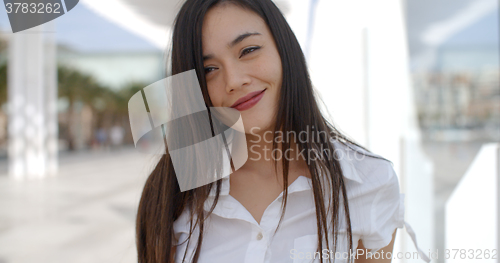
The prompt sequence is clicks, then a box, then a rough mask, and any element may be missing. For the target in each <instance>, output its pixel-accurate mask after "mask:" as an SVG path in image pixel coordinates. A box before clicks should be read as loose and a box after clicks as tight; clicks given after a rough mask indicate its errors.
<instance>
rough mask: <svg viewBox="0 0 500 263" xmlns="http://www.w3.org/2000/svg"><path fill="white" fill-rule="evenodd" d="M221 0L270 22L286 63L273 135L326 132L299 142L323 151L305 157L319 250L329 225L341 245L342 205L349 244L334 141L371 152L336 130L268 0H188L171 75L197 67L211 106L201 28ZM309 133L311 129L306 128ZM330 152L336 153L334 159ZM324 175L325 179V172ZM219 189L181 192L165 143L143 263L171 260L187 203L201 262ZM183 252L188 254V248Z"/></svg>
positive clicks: (176, 33)
mask: <svg viewBox="0 0 500 263" xmlns="http://www.w3.org/2000/svg"><path fill="white" fill-rule="evenodd" d="M221 3H231V4H236V5H238V6H240V7H242V8H244V9H247V10H250V11H252V12H255V13H256V14H258V15H259V16H260V17H261V18H262V19H263V20H264V21H265V23H266V24H267V26H268V27H269V29H270V31H271V33H272V35H273V37H274V40H275V42H276V46H277V49H278V52H279V55H280V57H281V64H282V67H283V71H282V72H283V80H282V87H281V91H280V95H279V96H280V97H279V108H278V111H277V118H276V120H275V125H274V127H275V128H274V134H275V136H276V134H278V133H279V132H278V131H280V132H282V133H283V134H288V133H287V132H295V134H298V133H299V132H300V131H305V130H307V129H308V128H311V127H314V129H315V130H316V131H317V133H321V134H323V135H326V136H323V137H321V136H320V140H318V138H307V139H306V140H305V142H302V140H301V141H300V142H297V146H298V147H299V150H300V151H302V150H304V151H305V152H315V153H317V154H318V155H319V156H317V157H318V158H310V159H307V160H306V162H307V165H308V169H309V172H310V174H311V179H312V188H313V193H314V202H315V206H316V219H317V232H318V243H317V245H318V251H319V250H321V248H323V238H325V241H326V247H327V248H328V249H330V248H329V244H330V241H329V240H328V239H329V235H328V233H329V232H328V231H332V232H333V242H332V243H333V251H335V248H336V246H337V235H336V233H337V232H338V229H339V225H340V220H341V218H340V214H341V212H340V209H341V208H342V209H344V212H345V222H346V226H347V242H348V243H349V247H348V249H352V245H353V244H352V231H351V220H350V215H349V204H348V200H347V193H346V183H345V181H344V177H343V172H342V169H341V166H340V162H339V160H338V158H335V157H336V156H335V155H336V151H335V148H334V146H333V144H332V142H331V140H332V139H334V140H338V141H339V142H342V143H344V144H345V145H348V146H349V144H352V145H356V146H358V147H360V148H361V149H364V150H365V151H366V152H368V153H370V151H369V150H367V149H366V148H364V147H362V146H361V145H358V144H357V143H355V142H354V141H353V140H351V139H349V138H347V137H346V136H345V135H343V134H342V133H341V132H339V131H338V130H337V129H336V128H335V127H334V126H333V125H332V124H331V123H330V122H328V120H327V119H325V118H324V117H323V115H322V114H321V112H320V110H319V107H318V104H317V101H316V98H315V96H314V91H313V87H312V84H311V80H310V77H309V74H308V70H307V66H306V60H305V58H304V54H303V52H302V50H301V48H300V45H299V43H298V41H297V39H296V37H295V35H294V33H293V32H292V30H291V28H290V27H289V25H288V23H287V22H286V20H285V18H284V16H283V15H282V13H281V12H280V10H279V9H278V8H277V7H276V5H275V4H274V3H273V2H272V1H271V0H187V1H186V2H185V3H184V5H183V6H182V7H181V9H180V11H179V13H178V15H177V17H176V20H175V26H174V30H173V38H172V49H171V52H172V56H171V62H172V64H171V74H172V75H175V74H178V73H181V72H185V71H188V70H191V69H195V70H196V74H197V76H198V80H199V82H200V87H201V91H202V94H203V98H204V100H205V103H206V106H207V107H213V105H212V103H211V100H210V97H209V95H208V91H207V85H206V80H205V71H204V65H203V59H202V57H203V54H202V42H201V32H202V24H203V19H204V17H205V14H206V13H207V11H208V10H209V9H210V8H212V7H213V6H215V5H217V4H221ZM308 136H314V135H310V134H308ZM276 141H277V140H273V149H278V144H277V142H276ZM280 146H281V149H280V150H281V151H282V152H284V151H285V150H287V149H289V148H290V143H289V142H288V141H285V142H282V143H281V145H280ZM349 147H350V146H349ZM319 149H321V150H319ZM329 154H333V155H334V158H332V156H329ZM372 157H376V156H372ZM376 158H377V157H376ZM281 159H282V167H283V191H284V193H283V197H284V198H283V199H282V200H283V201H282V206H281V209H282V214H281V218H280V221H279V223H278V227H279V225H280V223H281V221H282V219H283V216H284V213H285V209H286V203H287V196H288V188H287V186H288V168H289V161H288V160H287V159H286V158H281ZM274 161H275V164H276V163H277V161H278V160H277V159H275V160H274ZM275 167H277V165H275ZM321 175H323V176H324V178H323V179H326V180H323V179H322V178H320V176H321ZM325 184H326V185H325ZM214 187H215V189H216V196H215V199H214V202H213V205H212V207H211V209H210V211H208V212H207V211H205V209H204V204H205V201H206V200H207V198H208V196H209V193H210V192H211V190H212V188H214ZM220 189H221V180H218V181H216V182H213V183H210V184H207V185H204V186H201V187H198V188H195V189H192V190H188V191H184V192H181V191H180V188H179V185H178V180H177V178H176V174H175V171H174V168H173V164H172V160H171V158H170V156H169V153H168V149H167V150H166V154H164V155H163V156H162V157H161V158H160V160H159V162H158V164H157V165H156V167H155V168H154V170H153V171H152V172H151V174H150V176H149V178H148V179H147V181H146V184H145V186H144V190H143V192H142V196H141V200H140V203H139V208H138V212H137V221H136V238H137V240H136V242H137V252H138V262H140V263H152V262H162V263H163V262H173V258H174V254H175V244H174V242H175V239H174V229H173V223H174V221H175V220H176V219H177V218H178V217H179V216H180V214H181V213H182V212H183V211H184V209H186V208H188V209H189V211H190V221H191V231H190V233H189V237H191V235H192V234H193V233H194V228H195V227H196V226H197V227H199V230H200V231H199V234H198V235H199V236H198V239H197V240H198V241H197V244H196V250H195V253H194V257H193V262H197V261H198V258H199V256H200V248H201V245H202V241H203V228H204V221H205V219H206V218H207V217H208V216H209V215H210V213H211V212H212V211H213V209H214V208H215V206H216V204H217V201H218V198H219V193H220ZM326 189H328V190H326ZM325 194H326V196H328V197H329V202H328V204H329V205H330V206H329V207H326V206H325V203H326V202H325V198H324V196H325ZM341 204H342V207H341ZM328 217H330V219H331V221H330V222H328V219H327V218H328ZM329 224H330V226H332V227H333V229H331V230H329V229H328V227H329ZM190 239H191V238H189V239H188V240H190ZM188 242H189V241H188ZM185 257H186V252H185V253H184V258H185Z"/></svg>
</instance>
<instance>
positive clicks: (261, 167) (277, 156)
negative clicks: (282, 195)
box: [240, 131, 307, 176]
mask: <svg viewBox="0 0 500 263" xmlns="http://www.w3.org/2000/svg"><path fill="white" fill-rule="evenodd" d="M277 135H278V136H277V138H276V143H277V146H278V148H277V149H276V150H274V151H273V140H275V138H274V134H273V131H264V132H260V133H254V134H250V133H247V134H246V144H247V145H246V146H247V147H246V148H247V153H248V159H247V161H246V162H245V164H244V165H243V166H242V167H241V168H240V169H242V170H244V171H249V172H252V174H258V175H261V176H275V172H274V171H275V168H274V162H275V161H277V163H276V165H277V168H278V169H277V171H278V173H280V174H281V173H283V169H282V164H281V162H282V161H283V160H282V159H287V160H288V161H289V169H290V171H291V170H295V169H304V168H306V167H307V165H306V162H305V160H304V159H303V158H302V157H301V156H300V155H298V153H299V152H300V151H299V149H298V145H297V144H296V142H295V140H294V139H295V138H294V137H291V138H287V136H286V134H281V133H280V134H277ZM280 135H281V136H280ZM288 139H290V140H289V141H288V142H289V143H290V150H287V149H284V150H283V149H281V147H282V142H283V141H287V140H288ZM240 146H241V145H240ZM273 153H274V155H273ZM285 153H286V154H285ZM306 169H307V168H306Z"/></svg>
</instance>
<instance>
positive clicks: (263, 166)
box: [136, 0, 404, 263]
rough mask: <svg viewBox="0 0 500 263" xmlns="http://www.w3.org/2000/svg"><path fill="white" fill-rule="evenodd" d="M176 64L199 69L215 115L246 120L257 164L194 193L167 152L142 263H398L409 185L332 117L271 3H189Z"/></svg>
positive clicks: (179, 68) (149, 196)
mask: <svg viewBox="0 0 500 263" xmlns="http://www.w3.org/2000/svg"><path fill="white" fill-rule="evenodd" d="M171 59H172V65H171V66H172V67H171V70H172V75H175V74H178V73H182V72H185V71H188V70H192V69H195V70H196V73H197V77H198V79H199V84H200V87H201V92H202V94H203V97H204V100H205V104H206V106H207V107H230V108H233V109H235V110H238V111H239V113H240V114H241V119H242V121H243V124H244V133H245V135H246V144H247V145H246V146H247V149H248V159H247V161H246V162H245V163H244V165H243V166H241V167H240V168H239V169H238V170H236V171H234V172H233V173H231V175H230V176H228V177H224V178H222V179H220V180H217V181H216V182H213V183H209V184H206V185H203V186H200V187H197V188H195V189H192V190H188V191H183V192H182V191H180V189H179V182H178V179H177V178H178V177H177V176H176V174H175V171H174V167H173V164H172V160H171V158H170V155H169V152H168V149H167V151H166V154H164V155H163V156H162V157H161V159H160V160H159V162H158V164H157V165H156V168H155V169H154V170H153V172H152V173H151V175H150V176H149V178H148V180H147V182H146V184H145V186H144V190H143V194H142V198H141V201H140V204H139V210H138V214H137V229H136V230H137V249H138V261H139V262H141V263H151V262H198V263H201V262H218V263H219V262H273V263H275V262H312V260H315V261H314V262H320V261H324V262H333V261H334V260H335V262H352V261H355V262H358V263H359V262H391V258H387V257H389V255H390V254H388V253H387V252H392V249H393V245H394V238H395V234H396V229H397V228H401V227H403V225H404V221H403V212H404V207H403V202H402V201H403V199H402V195H400V193H399V186H398V179H397V176H396V174H395V172H394V170H393V168H392V166H391V163H390V162H389V161H387V160H386V159H384V158H382V157H380V156H377V155H375V154H373V153H371V152H369V151H368V150H366V149H365V148H363V147H362V146H360V145H358V144H356V143H355V142H353V141H352V140H349V139H348V138H346V136H344V135H342V134H341V133H340V132H339V131H338V130H337V129H335V128H334V126H333V125H332V124H330V123H329V122H328V121H327V120H326V119H325V118H324V117H323V116H322V114H321V112H320V110H319V108H318V105H317V102H316V98H315V96H314V92H313V88H312V84H311V81H310V78H309V75H308V70H307V67H306V62H305V59H304V55H303V53H302V51H301V49H300V46H299V43H298V42H297V39H296V37H295V35H294V34H293V32H292V31H291V29H290V27H289V25H288V24H287V22H286V20H285V18H284V17H283V15H282V14H281V13H280V11H279V9H278V8H277V7H276V6H275V5H274V4H273V3H272V1H271V0H187V1H186V2H185V3H184V5H183V6H182V8H181V10H180V12H179V14H178V15H177V18H176V22H175V26H174V31H173V41H172V57H171ZM332 74H342V73H341V72H332ZM178 103H181V102H178ZM306 131H307V132H306ZM290 134H291V135H293V136H284V135H290ZM367 249H371V250H367ZM373 250H379V253H380V252H382V251H383V253H382V254H379V255H378V256H377V258H378V259H374V257H372V258H370V257H369V256H367V254H368V252H370V251H372V252H373ZM373 255H375V254H373Z"/></svg>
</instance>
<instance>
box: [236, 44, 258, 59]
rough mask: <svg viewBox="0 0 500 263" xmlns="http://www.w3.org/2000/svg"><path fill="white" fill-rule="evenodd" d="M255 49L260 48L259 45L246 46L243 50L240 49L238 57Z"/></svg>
mask: <svg viewBox="0 0 500 263" xmlns="http://www.w3.org/2000/svg"><path fill="white" fill-rule="evenodd" d="M257 49H260V47H259V46H255V47H247V48H245V49H243V51H241V55H240V58H241V57H243V56H244V55H246V54H248V53H252V52H254V51H255V50H257Z"/></svg>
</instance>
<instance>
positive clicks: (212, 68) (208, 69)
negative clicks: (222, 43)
mask: <svg viewBox="0 0 500 263" xmlns="http://www.w3.org/2000/svg"><path fill="white" fill-rule="evenodd" d="M215 69H217V68H216V67H206V68H205V74H208V73H210V72H212V71H213V70H215Z"/></svg>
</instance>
